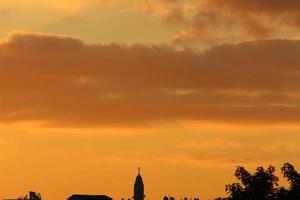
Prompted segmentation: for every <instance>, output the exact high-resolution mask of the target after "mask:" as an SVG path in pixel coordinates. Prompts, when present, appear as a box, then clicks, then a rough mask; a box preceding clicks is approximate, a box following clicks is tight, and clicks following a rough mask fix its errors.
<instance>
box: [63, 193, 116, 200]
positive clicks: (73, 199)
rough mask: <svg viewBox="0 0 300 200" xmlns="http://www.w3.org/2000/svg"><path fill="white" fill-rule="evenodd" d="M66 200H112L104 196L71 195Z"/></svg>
mask: <svg viewBox="0 0 300 200" xmlns="http://www.w3.org/2000/svg"><path fill="white" fill-rule="evenodd" d="M68 200H112V198H110V197H108V196H106V195H83V194H73V195H72V196H70V197H69V198H68Z"/></svg>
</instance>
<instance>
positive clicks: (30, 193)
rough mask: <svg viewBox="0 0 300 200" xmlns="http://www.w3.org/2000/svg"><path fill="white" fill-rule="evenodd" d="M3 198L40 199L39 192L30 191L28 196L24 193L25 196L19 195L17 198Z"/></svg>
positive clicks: (18, 199) (19, 199)
mask: <svg viewBox="0 0 300 200" xmlns="http://www.w3.org/2000/svg"><path fill="white" fill-rule="evenodd" d="M3 200H42V197H41V195H40V194H39V193H36V192H33V191H30V192H29V198H28V196H27V195H26V196H25V197H19V198H17V199H3Z"/></svg>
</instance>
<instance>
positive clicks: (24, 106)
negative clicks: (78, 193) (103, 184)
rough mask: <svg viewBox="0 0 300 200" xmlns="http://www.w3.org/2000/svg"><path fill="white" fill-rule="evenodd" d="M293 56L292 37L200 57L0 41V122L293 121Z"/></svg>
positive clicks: (296, 46)
mask: <svg viewBox="0 0 300 200" xmlns="http://www.w3.org/2000/svg"><path fill="white" fill-rule="evenodd" d="M299 51H300V42H299V41H293V40H257V41H251V42H245V43H240V44H237V45H221V46H216V47H213V48H211V49H210V50H208V51H207V52H205V53H203V54H198V53H194V52H191V51H188V50H186V51H176V50H174V49H172V48H171V47H166V46H152V47H149V46H143V45H135V46H132V47H128V46H121V45H116V44H112V45H87V44H84V43H83V42H82V41H80V40H76V39H72V38H65V37H58V36H49V35H41V34H29V33H28V34H14V35H12V36H11V37H10V38H9V40H7V41H6V42H2V43H1V45H0V67H1V74H0V90H1V93H0V109H1V112H0V121H1V122H16V121H24V120H25V121H26V120H34V121H40V122H42V123H45V124H47V125H53V126H74V127H75V126H78V127H80V126H82V127H85V126H86V127H89V126H145V125H150V124H153V123H157V122H164V121H176V120H199V121H209V122H225V123H246V124H248V123H281V122H282V123H298V122H299V120H300V104H299V99H300V93H299V89H300V67H299V66H300V58H299V55H298V52H299Z"/></svg>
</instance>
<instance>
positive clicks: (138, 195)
mask: <svg viewBox="0 0 300 200" xmlns="http://www.w3.org/2000/svg"><path fill="white" fill-rule="evenodd" d="M133 199H134V200H144V199H145V194H144V183H143V179H142V176H141V168H140V167H138V175H137V176H136V179H135V183H134V196H133Z"/></svg>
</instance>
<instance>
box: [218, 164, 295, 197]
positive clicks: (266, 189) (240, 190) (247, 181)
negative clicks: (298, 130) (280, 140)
mask: <svg viewBox="0 0 300 200" xmlns="http://www.w3.org/2000/svg"><path fill="white" fill-rule="evenodd" d="M281 173H282V175H283V177H284V178H286V179H287V182H288V183H289V188H288V189H286V188H284V187H279V185H278V181H279V178H278V177H277V176H276V175H275V167H273V166H269V167H268V168H267V169H264V168H263V167H258V168H256V171H255V173H253V174H251V173H250V172H248V171H247V170H246V169H245V168H244V167H241V166H238V167H237V169H236V171H235V177H236V178H237V179H238V180H239V181H240V183H232V184H228V185H226V186H225V191H226V192H227V194H228V197H226V198H220V197H219V198H216V199H215V200H297V199H300V174H299V173H298V172H297V171H296V170H295V168H294V167H293V165H291V164H290V163H285V164H284V165H283V167H282V168H281Z"/></svg>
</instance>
